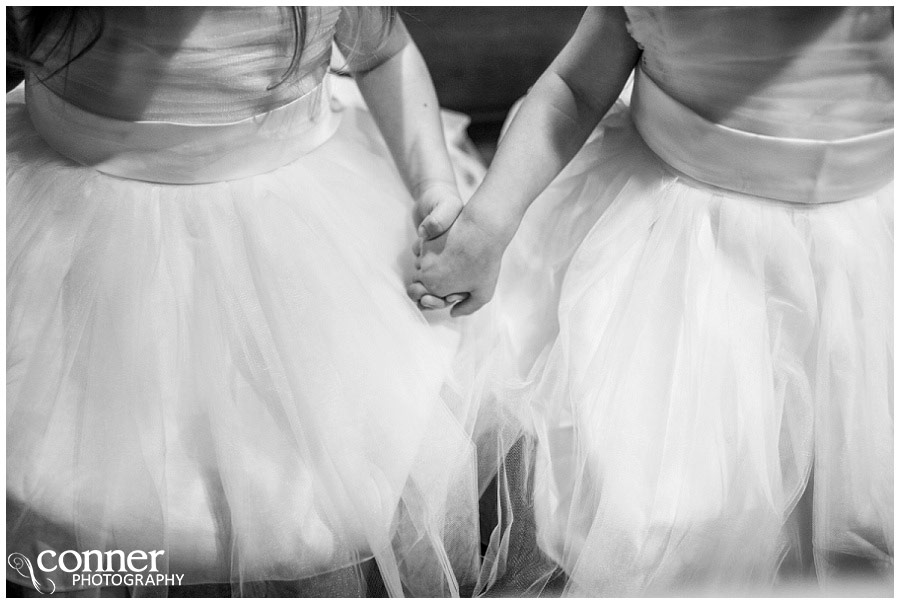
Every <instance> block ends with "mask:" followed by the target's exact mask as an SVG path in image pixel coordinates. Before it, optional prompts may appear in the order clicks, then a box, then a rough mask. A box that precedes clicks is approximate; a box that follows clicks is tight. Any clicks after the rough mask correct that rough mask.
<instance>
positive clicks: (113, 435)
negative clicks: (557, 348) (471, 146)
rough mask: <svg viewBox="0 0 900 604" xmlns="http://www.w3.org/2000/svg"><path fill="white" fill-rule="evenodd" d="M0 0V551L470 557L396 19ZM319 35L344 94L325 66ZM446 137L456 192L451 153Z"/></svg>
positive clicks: (412, 72)
mask: <svg viewBox="0 0 900 604" xmlns="http://www.w3.org/2000/svg"><path fill="white" fill-rule="evenodd" d="M17 17H18V20H17V26H18V28H19V30H18V31H19V33H20V34H21V38H22V41H23V44H24V46H23V49H22V53H21V55H20V59H21V62H22V63H23V64H24V65H25V67H26V69H27V78H26V82H25V85H24V90H23V89H22V88H20V89H17V90H15V91H14V92H12V93H10V94H9V95H8V96H7V195H6V199H7V410H6V418H7V540H6V543H7V550H8V554H10V556H11V557H10V560H9V562H10V565H9V566H8V567H7V578H8V579H9V580H11V581H14V582H17V583H19V584H21V585H23V586H26V587H28V588H34V589H37V590H39V591H41V592H42V593H47V592H49V591H52V590H55V592H56V593H63V592H70V591H82V592H83V591H85V590H88V591H87V593H97V592H98V591H102V590H104V589H106V588H107V587H109V586H110V585H113V586H117V585H122V583H123V581H124V580H125V579H124V578H122V577H119V578H118V579H115V578H114V577H115V573H113V575H111V576H112V577H113V578H110V577H107V578H106V579H103V578H102V577H100V578H99V579H93V578H89V579H88V580H87V582H85V581H84V580H81V581H80V582H76V581H75V575H76V574H77V573H75V572H72V573H70V572H67V571H66V570H65V569H67V568H69V569H71V568H73V566H74V565H75V559H76V557H75V556H74V555H73V554H68V555H67V558H66V559H65V560H62V562H63V563H61V564H55V563H51V562H50V561H56V560H60V558H59V555H61V554H62V552H65V551H69V550H72V551H74V552H76V553H77V552H85V551H93V550H97V551H100V552H107V551H115V550H121V551H123V552H124V553H125V554H129V553H130V552H135V551H138V550H140V551H144V552H147V551H151V550H152V551H163V552H164V553H163V554H162V555H159V556H158V558H157V559H156V562H157V564H156V568H155V570H157V571H158V572H159V573H164V574H165V575H167V576H173V575H180V576H181V578H180V579H179V581H178V583H177V587H178V588H179V589H180V591H177V590H176V591H173V592H172V593H185V589H189V586H193V585H199V584H220V585H222V586H223V589H220V590H218V592H216V591H215V590H213V591H214V592H216V593H219V592H221V591H225V592H226V593H227V592H231V593H233V594H235V595H272V594H282V595H285V594H294V595H298V594H299V595H364V594H365V593H367V587H374V586H376V585H383V589H381V591H382V592H386V593H387V594H390V595H404V594H405V595H427V596H437V595H457V594H458V593H459V590H460V585H466V584H472V583H474V580H475V579H474V577H475V571H476V568H477V564H478V555H479V551H478V530H477V493H476V484H475V478H474V471H475V468H474V452H473V448H472V446H471V442H470V440H469V438H468V437H467V435H466V433H465V432H464V431H463V429H462V428H461V426H460V424H459V422H458V421H457V419H456V418H455V417H454V415H453V413H452V410H451V409H450V408H448V407H447V405H446V404H445V403H444V401H443V400H442V398H441V396H440V388H441V384H442V382H443V376H444V372H445V367H446V366H447V363H448V357H449V356H450V355H451V354H452V345H453V339H452V337H450V336H451V335H452V334H449V332H448V330H447V328H441V327H440V326H438V327H432V326H430V325H429V324H428V323H427V322H426V321H425V320H424V319H423V318H422V316H421V315H420V313H419V312H418V310H417V308H416V306H415V305H414V304H413V303H412V302H410V301H409V299H408V298H407V297H406V295H405V292H404V283H403V279H404V274H407V275H408V274H409V271H411V270H412V266H411V264H412V262H411V257H409V252H408V250H409V246H410V245H411V244H412V241H413V239H414V234H415V225H414V222H413V219H412V218H413V216H414V215H417V216H419V217H421V216H423V215H425V214H428V213H429V212H430V211H431V210H432V208H433V207H434V206H435V205H436V204H437V203H438V201H440V202H441V207H443V208H449V211H450V213H451V214H452V215H455V213H456V212H458V210H459V207H460V206H461V202H460V195H459V193H458V192H457V185H456V183H455V182H454V172H453V167H452V166H451V162H450V161H449V159H448V154H447V151H446V149H445V147H444V134H443V132H442V126H441V121H440V116H439V110H438V106H437V101H436V97H435V94H434V90H433V88H432V85H431V81H430V78H429V77H428V73H427V71H426V69H425V66H424V63H423V61H422V58H421V55H420V54H419V53H418V50H417V49H416V47H415V45H414V44H412V43H411V41H410V39H409V37H408V35H407V33H406V30H405V28H404V26H403V24H402V22H401V21H400V20H399V18H398V17H396V16H394V15H392V14H390V13H389V12H384V11H380V10H378V9H341V8H340V7H328V8H314V7H310V8H305V9H291V8H277V7H259V8H208V7H202V8H102V9H97V8H94V9H90V8H77V9H37V10H33V11H32V12H28V11H27V10H25V9H19V10H18V12H17ZM333 42H336V43H337V46H338V47H339V48H340V50H341V53H342V54H343V56H344V57H345V61H342V62H341V63H342V66H343V67H344V68H345V69H346V70H347V71H349V72H351V73H353V74H354V76H355V79H356V82H357V84H358V85H359V90H360V91H361V93H362V96H363V97H364V98H365V101H366V102H367V103H368V106H369V109H371V114H370V113H369V112H368V111H367V110H366V109H365V106H364V105H361V104H359V103H344V104H343V106H342V103H341V97H340V95H333V94H332V92H331V91H330V89H331V87H332V85H333V84H334V83H335V82H334V80H333V76H331V75H328V73H327V72H328V66H329V60H330V57H331V52H332V44H333ZM339 86H343V87H345V86H346V84H339ZM385 140H386V141H387V144H385ZM392 156H393V158H394V159H395V160H396V165H395V163H394V161H393V160H392ZM460 165H464V162H461V163H460ZM465 165H468V166H470V167H469V170H468V171H467V172H466V173H465V174H459V177H460V182H461V183H462V184H463V185H465V187H467V189H466V190H464V191H463V193H464V194H466V193H467V192H471V186H472V184H474V183H475V182H476V181H477V179H478V178H479V177H480V174H479V172H478V167H477V164H472V163H471V160H469V163H467V164H465ZM473 166H474V167H473ZM398 168H399V172H398ZM404 180H405V184H404ZM407 258H409V260H408V261H407ZM45 551H52V552H53V554H47V555H46V556H45V558H44V559H43V561H44V562H43V563H44V567H46V569H44V568H42V567H39V566H38V564H37V558H38V556H39V555H40V554H41V553H42V552H45ZM13 553H15V554H17V556H12V554H13ZM376 565H377V570H376V569H375V566H376ZM82 568H83V567H82ZM47 569H49V570H47ZM95 570H96V569H95ZM126 584H127V585H130V586H131V587H130V592H131V593H132V595H160V594H164V593H166V591H167V590H171V589H172V587H171V585H172V584H171V583H168V584H165V585H158V584H156V585H152V584H151V585H149V586H148V585H146V581H142V584H141V585H138V584H136V583H134V578H133V577H132V578H131V579H130V582H129V583H126ZM186 586H188V587H186ZM203 593H209V591H208V590H207V591H205V592H203ZM82 595H84V593H82Z"/></svg>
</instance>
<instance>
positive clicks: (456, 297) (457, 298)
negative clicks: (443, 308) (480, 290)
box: [444, 294, 469, 304]
mask: <svg viewBox="0 0 900 604" xmlns="http://www.w3.org/2000/svg"><path fill="white" fill-rule="evenodd" d="M468 297H469V294H450V295H449V296H447V297H446V298H444V300H445V301H446V302H447V304H456V303H457V302H462V301H463V300H465V299H466V298H468Z"/></svg>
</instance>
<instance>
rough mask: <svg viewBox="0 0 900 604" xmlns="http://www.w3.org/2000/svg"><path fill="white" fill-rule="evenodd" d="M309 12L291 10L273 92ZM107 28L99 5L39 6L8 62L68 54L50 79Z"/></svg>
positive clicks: (29, 64) (386, 15)
mask: <svg viewBox="0 0 900 604" xmlns="http://www.w3.org/2000/svg"><path fill="white" fill-rule="evenodd" d="M395 13H396V11H395V9H392V8H388V7H381V16H382V19H383V23H384V27H383V35H387V33H388V32H389V31H390V28H391V25H392V24H393V21H394V17H395ZM9 17H10V15H9V9H7V38H8V42H7V49H8V50H9V38H10V36H9V32H10V18H9ZM307 17H308V11H307V8H306V7H304V6H294V7H291V27H292V29H293V32H294V50H293V53H292V55H291V62H290V64H289V65H288V68H287V69H286V70H285V72H284V73H283V74H282V76H281V79H280V80H279V81H278V82H277V83H275V84H272V85H270V86H269V89H270V90H271V89H272V88H275V87H277V86H280V85H281V84H283V83H284V82H285V81H286V80H287V79H288V78H289V77H290V76H291V74H293V73H294V72H295V71H296V70H297V69H299V67H300V59H301V55H302V54H303V46H304V45H305V44H306V34H307V29H306V28H307ZM104 25H105V20H104V15H103V10H102V7H96V6H69V7H42V6H35V7H31V8H29V9H27V12H26V13H25V14H24V18H23V20H22V25H21V27H20V28H19V29H18V31H17V32H15V33H16V35H15V36H14V39H13V44H14V45H15V46H18V48H16V49H14V50H13V51H12V52H9V51H8V52H7V63H12V64H13V65H16V66H18V67H21V68H25V69H29V68H30V69H34V68H40V67H43V66H44V63H45V62H46V61H47V59H49V58H50V57H51V56H53V55H55V54H56V53H58V52H61V51H63V52H65V53H66V56H67V57H68V58H67V59H66V61H65V62H64V63H63V64H62V65H61V66H59V67H57V68H56V69H55V70H53V72H52V73H50V74H47V75H45V76H44V77H43V78H41V80H47V79H49V78H51V77H53V76H55V75H56V74H58V73H59V72H60V71H62V70H64V69H65V68H66V67H68V66H69V65H70V64H71V63H73V62H74V61H77V60H78V59H79V58H81V57H82V56H84V54H85V53H87V52H88V51H89V50H90V49H91V48H93V47H94V45H95V44H96V43H97V41H98V40H99V39H100V37H101V36H102V35H103V29H104ZM84 27H89V28H90V33H89V34H88V39H87V42H85V43H83V44H82V46H81V48H79V49H78V50H77V51H76V50H75V40H76V33H77V32H78V30H79V29H80V28H84ZM54 32H56V35H57V37H56V39H55V40H53V41H52V44H51V45H50V47H49V49H48V50H47V51H46V54H45V55H44V56H43V57H40V58H39V57H37V56H36V53H37V51H38V48H39V47H40V46H41V45H42V44H44V43H45V39H47V38H48V37H49V36H51V35H53V34H54Z"/></svg>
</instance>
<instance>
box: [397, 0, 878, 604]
mask: <svg viewBox="0 0 900 604" xmlns="http://www.w3.org/2000/svg"><path fill="white" fill-rule="evenodd" d="M632 70H634V71H635V72H636V73H635V83H634V92H633V95H632V97H631V99H630V106H629V104H628V103H627V102H625V101H626V100H627V99H625V100H623V101H619V102H617V97H618V95H619V93H620V91H621V90H622V87H623V85H624V84H625V82H626V80H627V78H628V77H629V74H630V73H631V72H632ZM604 116H605V117H604ZM601 118H603V119H602V121H600V120H601ZM598 121H599V126H598ZM892 175H893V15H892V9H890V8H840V7H835V8H801V9H779V8H672V9H654V8H629V9H625V10H623V9H620V8H589V9H588V10H587V11H586V13H585V16H584V19H583V21H582V23H581V24H580V26H579V28H578V30H577V32H576V33H575V35H574V37H573V38H572V40H571V41H570V42H569V44H568V45H567V46H566V48H565V49H564V50H563V51H562V52H561V53H560V55H559V56H558V57H557V59H556V60H555V62H554V63H553V65H552V66H551V67H550V68H549V69H548V70H547V72H546V73H545V74H544V75H543V76H542V77H541V79H540V80H539V81H538V82H537V84H535V86H534V87H533V89H532V90H531V92H530V93H529V95H528V97H527V98H526V99H525V102H524V103H523V105H522V107H521V109H520V111H519V112H518V114H517V115H516V116H515V117H514V119H513V121H512V123H511V125H510V127H509V129H508V131H507V132H506V134H505V137H504V139H503V140H502V141H501V144H500V148H499V150H498V152H497V155H496V156H495V158H494V162H493V164H492V166H491V170H490V171H489V173H488V175H487V176H486V178H485V180H484V182H483V184H482V185H481V187H480V188H479V189H478V191H477V192H476V193H475V194H474V196H473V197H472V199H471V201H470V202H469V203H468V204H467V205H466V206H465V209H464V210H463V211H462V213H461V214H460V216H459V217H458V218H457V220H456V222H455V223H454V225H453V227H452V228H451V229H450V231H449V232H448V233H447V234H445V235H444V236H443V237H440V238H437V239H433V240H431V241H427V242H426V243H425V245H424V246H423V247H422V249H420V250H419V251H420V255H419V266H420V270H419V272H418V273H417V277H416V280H415V282H414V283H413V284H412V285H411V286H410V288H409V292H410V295H411V296H412V297H413V298H414V299H417V300H418V299H421V298H423V297H425V296H426V295H427V292H430V293H431V294H434V295H435V296H447V295H448V294H459V293H468V294H469V297H468V299H467V300H466V301H465V302H462V303H460V304H458V305H457V306H456V307H455V308H454V313H455V314H458V315H459V314H467V313H471V312H472V311H474V310H476V309H477V308H479V307H480V306H482V305H484V304H485V303H486V302H487V301H488V300H490V299H491V297H492V296H493V302H492V303H491V304H490V305H488V306H486V307H485V308H484V310H483V311H481V312H479V313H478V314H476V315H475V316H474V317H472V321H473V324H472V325H471V326H470V331H471V333H470V334H469V338H468V343H467V344H466V345H465V346H464V350H463V352H462V353H461V355H460V359H459V363H460V365H461V370H460V371H461V373H460V379H461V380H462V381H463V383H466V382H468V381H469V380H470V379H471V378H472V376H474V378H475V381H474V383H472V384H470V391H469V393H468V395H466V396H465V398H464V399H463V402H464V403H468V404H470V405H471V406H472V409H473V410H472V411H471V412H470V413H471V415H470V417H469V420H468V421H471V422H473V425H474V426H475V433H476V442H477V443H478V445H479V453H480V459H481V463H482V467H481V475H482V488H483V489H484V490H487V489H488V487H489V486H490V489H491V490H493V492H494V493H495V494H496V498H497V501H498V513H497V517H498V520H497V525H496V529H495V531H494V534H493V537H492V540H491V543H490V547H489V550H488V558H487V560H486V564H485V568H484V570H483V573H482V581H481V585H480V588H481V589H484V590H486V592H487V593H512V594H517V595H536V594H539V593H542V592H543V591H544V590H545V588H546V587H547V586H548V585H550V586H551V587H553V588H558V589H561V590H562V591H563V593H565V594H567V595H635V594H671V593H673V591H674V592H678V593H685V592H687V593H697V592H699V593H712V592H715V593H747V592H746V591H744V590H747V589H750V590H758V589H767V588H768V587H769V586H771V585H772V583H773V581H775V580H776V576H777V573H778V571H779V570H781V572H782V575H784V574H786V573H787V571H788V568H792V569H795V570H796V569H800V570H803V569H806V570H807V571H809V572H812V571H813V570H814V571H815V574H816V576H817V577H818V579H819V581H821V582H822V583H823V584H824V585H826V587H827V586H828V585H830V584H831V583H830V581H831V580H832V579H833V578H835V577H836V576H840V575H841V574H842V573H843V572H845V571H851V570H853V571H854V572H860V573H865V574H863V575H860V576H863V577H866V579H865V580H866V581H869V580H871V579H872V577H873V576H876V577H879V578H882V579H884V580H885V581H886V582H887V584H888V585H889V582H890V575H891V572H892V568H893V482H892V476H893V394H892V379H893V373H892V365H893V340H892V338H893V330H892V322H893V317H892V249H893V210H892V204H893V184H892ZM526 210H527V211H526ZM426 220H427V219H426ZM501 258H502V268H501ZM434 300H435V298H434V297H426V298H425V300H424V303H425V305H428V304H430V303H431V302H433V301H434ZM491 480H493V481H494V482H490V481H491ZM804 493H806V497H803V501H804V502H807V501H808V502H809V503H810V504H811V506H810V509H808V510H804V505H799V507H798V502H800V500H801V496H803V495H804ZM488 494H490V492H489V493H488ZM870 585H873V584H871V583H870ZM881 585H882V586H883V585H884V583H881ZM729 590H739V591H737V592H732V591H729Z"/></svg>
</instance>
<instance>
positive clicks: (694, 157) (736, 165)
mask: <svg viewBox="0 0 900 604" xmlns="http://www.w3.org/2000/svg"><path fill="white" fill-rule="evenodd" d="M631 110H632V116H633V119H634V123H635V126H636V127H637V129H638V131H639V132H640V133H641V137H642V138H643V139H644V141H645V142H646V143H647V145H648V146H649V147H650V148H651V149H652V150H653V151H654V153H656V154H657V155H659V157H660V158H661V159H662V160H663V161H664V162H666V163H667V164H669V165H670V166H672V167H673V168H675V169H676V170H678V171H680V172H683V173H684V174H686V175H688V176H690V177H691V178H694V179H696V180H699V181H701V182H704V183H707V184H711V185H714V186H717V187H721V188H723V189H730V190H732V191H738V192H741V193H746V194H749V195H757V196H760V197H767V198H770V199H779V200H782V201H792V202H800V203H826V202H833V201H843V200H846V199H852V198H855V197H859V196H861V195H865V194H867V193H871V192H872V191H875V190H877V189H878V188H880V187H881V186H883V185H885V184H887V183H888V182H889V181H890V180H891V179H892V178H893V173H894V146H893V144H894V130H893V128H891V129H889V130H884V131H881V132H876V133H873V134H867V135H863V136H857V137H853V138H846V139H839V140H814V139H799V138H779V137H774V136H766V135H761V134H754V133H751V132H744V131H741V130H736V129H734V128H729V127H727V126H723V125H721V124H716V123H714V122H710V121H708V120H706V119H705V118H703V117H701V116H699V115H697V114H696V113H694V112H693V111H692V110H691V109H689V108H688V107H685V106H684V105H682V104H681V103H679V102H678V101H676V100H675V99H673V98H672V97H670V96H669V95H668V94H667V93H666V92H664V91H663V90H662V89H661V88H659V86H657V85H656V83H655V82H653V80H651V79H650V77H649V76H647V74H645V73H644V72H643V71H641V70H640V69H637V70H636V74H635V86H634V94H633V97H632V101H631Z"/></svg>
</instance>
